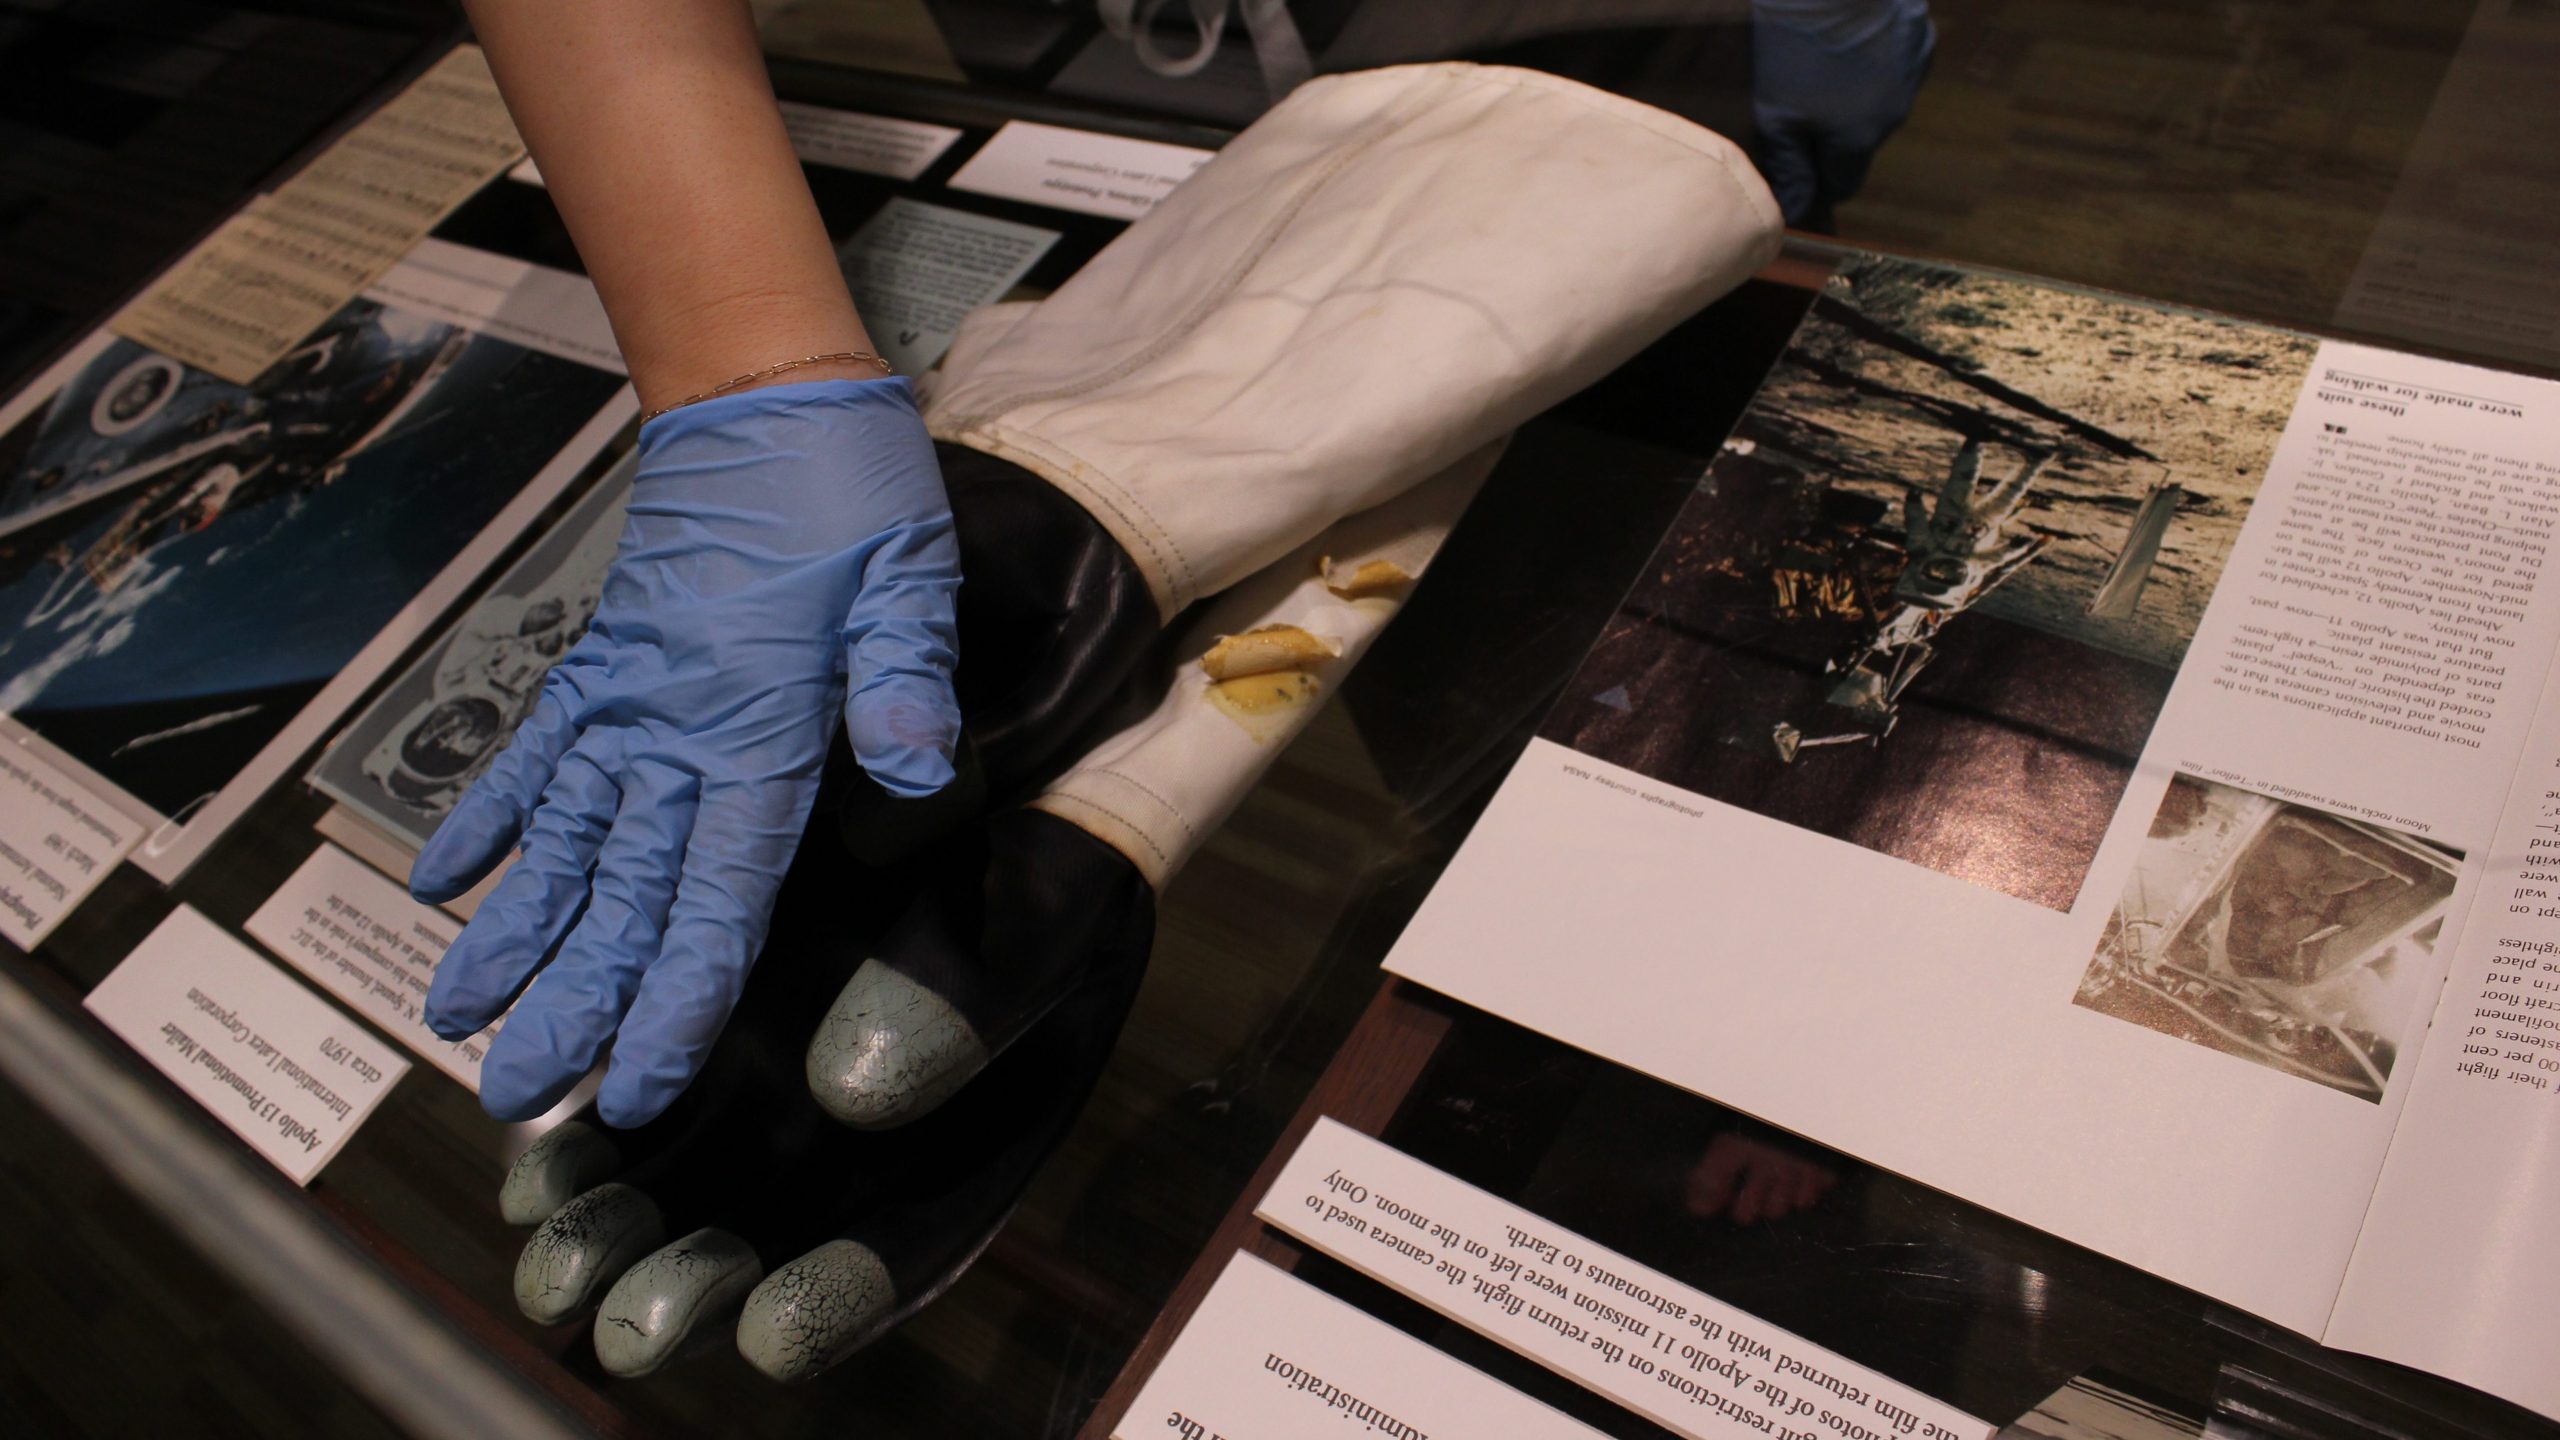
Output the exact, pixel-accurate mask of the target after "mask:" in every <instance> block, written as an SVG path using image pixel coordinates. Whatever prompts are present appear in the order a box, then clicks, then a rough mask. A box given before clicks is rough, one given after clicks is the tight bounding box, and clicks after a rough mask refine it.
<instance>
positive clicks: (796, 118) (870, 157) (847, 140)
mask: <svg viewBox="0 0 2560 1440" xmlns="http://www.w3.org/2000/svg"><path fill="white" fill-rule="evenodd" d="M782 124H783V128H785V129H787V130H789V131H790V132H791V148H792V149H793V150H795V151H797V152H798V153H799V156H800V158H801V159H803V160H806V161H808V162H809V163H810V164H812V165H831V166H833V167H835V168H836V169H838V170H858V171H860V172H862V173H863V174H865V175H886V176H888V177H890V178H891V179H893V180H913V179H914V178H916V177H917V176H919V175H921V174H923V173H924V172H925V170H926V168H927V167H929V166H931V165H932V164H933V162H934V161H936V160H939V159H941V158H942V152H943V151H945V150H948V149H950V148H951V142H952V141H954V140H957V139H959V138H960V132H959V131H957V130H954V129H952V128H951V127H950V126H948V125H927V124H925V123H924V122H922V121H920V120H892V119H890V118H889V117H888V116H886V115H862V114H857V113H855V112H854V111H851V110H830V109H828V108H826V107H825V106H823V105H803V104H801V103H799V102H798V101H796V100H785V101H783V102H782Z"/></svg>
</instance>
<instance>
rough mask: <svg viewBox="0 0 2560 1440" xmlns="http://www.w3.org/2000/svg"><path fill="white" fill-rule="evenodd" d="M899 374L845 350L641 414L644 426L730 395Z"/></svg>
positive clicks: (738, 378) (739, 378)
mask: <svg viewBox="0 0 2560 1440" xmlns="http://www.w3.org/2000/svg"><path fill="white" fill-rule="evenodd" d="M896 373H897V372H896V371H894V370H892V369H890V368H889V362H888V361H886V360H884V359H882V358H880V357H879V356H877V355H874V354H872V353H871V352H869V351H867V350H845V351H837V352H835V353H832V354H826V355H804V356H798V357H795V358H792V359H789V360H778V361H775V362H774V363H773V364H771V365H766V366H762V367H760V368H758V369H755V370H750V371H747V372H745V373H744V374H740V375H735V376H732V377H730V378H729V379H727V380H724V381H721V382H720V383H718V384H716V385H711V386H707V387H705V388H704V389H702V390H700V391H697V392H695V393H693V394H690V395H681V396H678V397H676V398H675V399H672V400H669V401H667V402H666V403H664V404H662V405H658V406H655V407H653V408H651V409H648V410H644V411H642V412H641V415H640V418H641V420H642V421H643V422H646V421H650V420H655V419H657V418H658V417H659V416H661V415H670V414H673V413H674V412H676V411H678V410H682V409H684V408H686V407H687V406H691V405H699V404H701V403H703V402H704V401H706V400H717V399H720V398H721V397H723V396H728V395H743V394H746V393H748V392H750V391H755V390H764V389H770V388H772V387H774V386H778V385H804V384H810V383H814V382H817V381H822V380H857V381H858V380H886V379H889V378H890V377H892V376H893V375H895V374H896Z"/></svg>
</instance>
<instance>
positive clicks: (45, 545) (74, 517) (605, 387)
mask: <svg viewBox="0 0 2560 1440" xmlns="http://www.w3.org/2000/svg"><path fill="white" fill-rule="evenodd" d="M623 387H624V382H623V378H622V377H621V376H620V375H619V374H615V373H612V372H609V371H606V370H603V369H598V368H594V367H591V366H588V365H583V364H579V363H576V362H574V361H571V360H567V359H563V358H560V357H558V356H555V355H552V354H548V353H544V352H542V351H539V350H534V349H529V348H527V347H525V346H522V345H518V344H516V343H513V342H511V341H508V340H502V339H498V338H496V337H494V336H490V335H485V334H479V333H476V332H475V331H473V330H471V329H469V328H466V327H463V326H460V325H456V324H454V323H451V322H449V321H448V320H444V319H437V318H429V317H426V316H422V315H418V314H413V313H411V312H409V311H406V310H402V309H399V308H395V307H392V306H389V305H385V304H383V303H380V302H378V301H376V300H371V299H358V300H355V301H352V302H350V303H349V304H348V305H347V306H345V307H344V308H343V309H341V310H340V311H339V312H338V313H337V314H336V315H335V316H334V317H332V318H331V320H330V321H329V322H328V323H327V324H326V325H324V326H323V327H322V328H321V329H320V330H319V331H318V332H317V333H316V334H314V335H313V336H312V337H311V339H310V340H309V341H308V342H306V343H305V344H304V345H303V346H302V347H300V348H299V349H297V350H295V351H294V352H293V353H292V354H290V355H288V356H286V357H285V358H284V359H282V360H280V361H278V362H277V363H276V364H275V365H274V366H273V367H272V368H270V369H269V370H268V371H267V372H266V373H265V374H263V375H261V376H260V377H259V378H258V379H257V380H256V381H255V382H254V383H252V384H249V385H246V386H238V385H231V384H228V383H226V382H223V381H221V380H218V379H215V378H213V377H211V376H207V375H203V374H201V373H199V372H196V371H194V370H191V369H189V368H188V367H185V366H182V365H180V364H178V363H177V362H175V361H172V360H169V359H167V358H166V357H162V356H159V355H156V354H154V353H152V352H150V351H148V350H145V349H143V348H142V347H140V346H137V345H134V344H132V343H130V342H128V341H123V340H118V341H115V342H113V343H112V344H110V345H107V346H106V347H105V348H104V349H103V350H101V351H100V352H99V353H97V354H96V355H94V356H93V357H92V358H91V359H90V360H89V361H88V362H87V363H86V364H85V365H83V366H81V367H80V369H79V370H78V371H77V373H75V374H73V375H72V376H70V377H69V378H68V379H67V380H66V381H64V382H63V383H62V384H61V385H60V387H59V388H58V389H57V390H55V391H54V393H53V394H52V395H50V396H49V397H47V398H46V400H45V401H44V402H42V403H40V404H38V405H37V406H36V407H34V408H33V409H32V410H31V411H29V412H27V413H26V414H25V415H24V416H23V417H22V418H21V419H20V420H19V421H18V423H17V424H16V425H14V426H12V427H11V428H10V430H9V431H8V432H7V433H6V434H5V435H0V511H5V512H6V513H7V514H9V515H11V516H18V517H24V516H30V515H32V516H35V517H36V518H35V519H34V521H33V523H30V524H25V525H23V526H21V527H20V528H16V529H14V530H12V531H10V532H9V533H7V534H6V535H5V536H0V712H6V713H8V714H9V715H11V716H12V717H14V718H15V720H16V721H17V722H18V723H19V724H21V725H23V726H25V727H27V728H28V729H30V730H32V731H34V732H35V733H36V734H38V735H40V736H42V737H43V738H44V739H46V740H48V741H50V742H51V743H52V744H53V745H55V746H57V747H59V748H60V749H61V750H63V751H64V752H67V753H68V754H69V755H70V756H71V757H72V758H74V759H76V760H77V761H79V762H80V763H81V764H83V765H85V766H87V767H88V768H89V769H90V770H91V771H93V772H94V773H95V774H96V775H97V776H99V777H101V778H103V779H104V780H106V781H108V782H109V783H111V784H112V785H114V786H116V787H118V788H120V789H121V790H122V791H123V792H124V793H125V794H126V795H127V796H130V797H131V798H133V799H135V800H138V801H140V802H141V803H142V804H144V805H147V806H149V807H150V808H152V809H153V810H155V811H157V812H158V813H159V814H160V815H162V816H166V817H172V818H176V817H183V816H185V815H187V814H188V813H190V811H191V810H192V808H193V807H194V806H196V805H197V804H199V803H200V802H201V801H202V800H203V799H205V798H206V797H208V796H210V795H211V794H213V793H215V792H217V791H219V790H220V789H222V788H223V787H224V786H225V785H226V784H228V783H229V782H230V781H231V780H232V778H233V777H235V776H237V775H239V774H240V773H241V772H242V770H243V768H244V767H246V766H247V765H248V764H249V763H250V761H251V760H252V759H253V758H254V757H256V756H257V755H258V754H259V752H260V751H261V750H262V749H264V748H265V747H266V746H267V745H268V744H269V743H270V742H271V741H273V740H274V739H276V738H277V736H278V735H279V734H281V733H282V732H283V731H284V730H285V729H286V727H287V726H288V725H290V724H291V723H292V722H293V721H294V720H295V718H296V717H297V716H298V715H300V714H301V713H302V711H303V710H304V708H305V706H306V705H308V704H309V703H310V702H311V701H312V700H313V699H314V698H315V697H316V696H317V695H319V693H320V692H321V690H322V688H323V687H324V686H326V685H327V684H328V683H329V682H330V681H331V680H332V679H333V678H335V677H336V676H337V675H338V674H339V673H340V671H341V670H342V668H344V667H345V666H346V665H347V664H348V663H349V662H350V661H351V660H352V659H353V658H354V657H355V656H356V655H357V654H358V652H359V651H362V650H363V649H364V648H365V647H366V646H367V644H368V643H369V642H370V641H372V640H373V639H374V638H375V636H376V635H377V634H378V633H379V632H381V631H382V630H383V628H384V627H385V625H386V624H387V623H388V622H390V621H391V620H392V619H393V617H394V616H396V615H398V614H399V613H400V612H401V611H402V610H403V608H404V607H406V606H408V605H410V604H411V602H412V601H414V600H416V599H418V598H419V596H420V595H421V592H423V591H425V590H427V589H428V588H429V587H430V585H431V583H432V582H434V581H436V580H437V579H438V577H439V576H441V575H443V574H444V573H445V571H446V570H447V567H448V566H450V565H452V564H453V563H454V562H455V560H456V559H457V557H458V556H460V555H461V554H462V553H463V552H464V550H465V549H466V547H467V546H469V545H471V543H472V542H473V541H474V539H475V538H477V537H479V536H480V535H481V533H482V531H483V530H484V529H486V528H487V527H488V526H489V525H490V523H491V522H492V521H493V520H494V519H496V518H497V517H498V516H499V514H500V512H501V511H502V510H504V509H505V508H506V507H507V506H508V504H509V503H510V502H511V501H514V500H515V499H516V498H517V497H518V495H519V494H520V493H521V492H523V491H524V490H525V489H526V487H527V485H528V484H529V483H530V482H532V481H533V480H534V479H535V477H536V476H538V475H542V474H544V473H546V472H547V471H551V469H552V467H554V466H555V465H556V464H559V463H564V462H565V463H568V464H570V466H571V467H572V469H573V470H574V467H575V465H576V464H580V463H583V459H581V458H579V457H564V456H563V451H564V448H566V447H569V446H570V445H571V444H572V441H573V439H576V438H577V437H579V436H581V434H582V432H585V431H587V430H588V429H589V427H590V422H591V421H593V420H595V419H596V417H597V413H598V411H599V410H600V409H601V408H603V407H604V406H605V405H606V403H607V402H608V401H609V400H611V399H612V398H613V397H614V396H615V395H616V394H617V393H619V392H621V391H622V389H623ZM588 438H589V439H590V440H591V441H593V442H594V443H597V444H600V443H601V441H602V438H603V437H602V436H589V437H588ZM588 453H589V454H592V450H590V451H589V452H588ZM565 478H566V477H565V476H564V477H560V479H561V480H562V482H563V483H565ZM63 494H68V495H71V496H73V497H85V498H81V499H80V503H74V504H71V505H69V506H67V507H63V508H58V509H50V510H49V509H48V507H49V506H50V504H51V501H50V497H54V496H58V495H63Z"/></svg>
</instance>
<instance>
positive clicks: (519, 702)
mask: <svg viewBox="0 0 2560 1440" xmlns="http://www.w3.org/2000/svg"><path fill="white" fill-rule="evenodd" d="M631 473H632V466H631V462H630V460H629V459H628V458H627V457H626V458H625V460H624V461H623V463H621V464H619V465H616V466H615V467H614V468H613V469H612V470H611V471H610V472H608V473H607V474H606V475H605V476H604V477H603V478H601V479H599V480H598V481H597V482H596V484H595V487H594V488H593V489H591V490H589V491H588V492H587V494H586V495H585V496H584V497H583V498H581V499H580V500H579V501H578V503H577V504H576V505H574V506H572V507H571V508H570V510H569V512H568V513H567V514H566V515H564V516H562V517H561V519H560V520H559V522H558V523H557V524H555V525H553V526H552V527H551V529H550V530H549V531H548V532H546V533H545V534H544V535H543V537H542V538H541V539H540V540H538V541H536V542H535V543H534V545H533V547H532V548H531V549H529V550H527V551H526V552H525V553H524V555H523V557H522V558H520V559H519V560H517V561H516V563H515V564H514V565H513V566H511V567H509V568H508V570H507V572H506V573H505V574H504V575H502V576H500V577H499V578H498V580H497V582H496V583H495V584H493V585H491V586H490V587H489V592H488V594H486V595H484V596H482V597H481V598H480V599H479V600H478V601H476V602H474V603H473V604H472V606H471V607H470V608H469V609H468V610H465V611H464V612H463V613H462V615H461V618H459V619H457V620H455V621H454V623H453V625H452V627H451V628H450V629H448V630H447V631H446V632H445V633H444V634H443V635H441V636H439V637H438V638H437V639H436V640H435V642H434V643H432V644H430V645H429V646H428V647H427V650H426V653H425V654H424V655H421V656H420V657H419V658H418V659H417V661H416V662H414V663H413V664H411V665H410V666H409V668H408V669H407V670H405V671H403V672H402V673H401V675H400V678H398V679H397V680H394V681H392V682H391V685H390V687H389V688H388V689H386V690H384V691H383V692H382V694H381V695H380V696H378V697H376V698H375V700H374V702H373V703H372V704H371V705H370V706H368V707H366V709H365V711H364V713H362V714H360V715H358V716H357V717H356V718H355V719H354V720H353V721H352V722H350V723H349V724H348V726H347V728H346V729H345V730H344V731H342V732H341V733H340V734H339V736H338V738H337V739H335V740H333V741H331V742H330V744H329V748H328V750H327V751H325V752H324V753H323V754H322V755H321V757H320V762H319V764H317V765H315V766H313V767H312V771H311V777H310V778H311V783H312V784H314V785H316V786H318V787H319V788H320V789H321V790H322V791H324V792H326V793H328V794H329V795H331V796H333V797H335V798H336V799H337V800H338V801H340V802H341V803H343V804H345V805H348V806H350V807H352V808H353V809H354V810H355V811H356V812H357V813H359V814H361V815H362V816H363V817H364V818H365V819H366V820H367V821H369V822H371V823H372V824H373V825H374V827H375V828H377V829H379V830H381V831H383V832H384V833H385V834H387V835H389V836H391V837H392V838H394V839H398V840H400V841H403V842H405V843H406V844H408V845H409V846H410V847H411V848H413V849H414V848H417V847H420V846H423V845H425V844H426V843H427V837H428V836H430V835H433V834H434V833H435V830H436V826H437V825H438V824H440V823H441V822H442V821H443V820H444V816H445V812H446V811H448V810H450V809H452V808H453V802H454V801H456V800H459V799H461V798H462V792H463V791H465V790H467V789H469V788H471V782H472V781H474V780H476V779H478V778H480V772H481V771H483V770H486V769H488V768H489V762H490V761H492V760H494V759H496V758H497V755H498V752H499V751H500V750H501V749H503V748H504V747H505V746H506V743H507V741H508V740H509V739H510V738H511V737H513V736H514V734H515V733H516V727H517V726H518V725H520V724H522V723H523V722H524V718H525V716H526V715H528V714H530V713H532V710H533V701H534V697H535V696H536V695H537V694H539V693H540V692H541V690H542V680H543V677H544V676H546V675H548V674H550V673H551V666H552V664H553V662H555V661H557V660H558V659H559V658H560V657H561V656H562V655H565V654H567V653H568V650H569V647H570V646H572V645H575V644H576V643H578V637H579V636H581V635H584V634H585V633H586V631H587V622H588V621H589V620H591V619H593V618H594V617H595V613H596V602H597V600H598V599H599V598H600V597H601V596H602V594H603V592H604V572H605V568H606V567H607V566H608V565H610V564H612V563H613V547H614V544H615V542H616V541H617V540H619V539H620V538H621V534H622V512H623V506H624V504H625V503H626V502H628V501H629V500H630V498H631Z"/></svg>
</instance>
